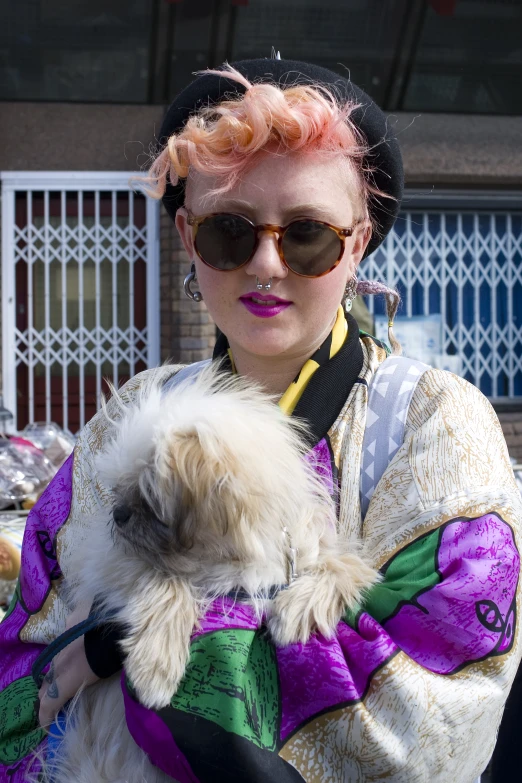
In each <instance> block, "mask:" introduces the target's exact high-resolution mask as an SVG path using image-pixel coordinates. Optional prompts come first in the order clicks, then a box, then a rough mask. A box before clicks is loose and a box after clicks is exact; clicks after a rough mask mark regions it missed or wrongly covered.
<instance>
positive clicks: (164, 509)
mask: <svg viewBox="0 0 522 783" xmlns="http://www.w3.org/2000/svg"><path fill="white" fill-rule="evenodd" d="M111 426H112V427H113V438H112V440H111V442H110V444H109V446H108V447H107V448H106V450H105V451H104V453H103V454H101V456H100V457H99V459H98V463H97V467H98V471H99V474H100V479H101V481H102V482H103V483H104V484H105V485H107V486H109V487H111V488H112V491H113V495H114V508H113V518H112V519H108V518H102V517H100V518H98V519H93V520H92V534H91V535H90V536H89V539H88V541H89V549H88V550H86V549H85V548H82V551H81V552H79V553H78V561H77V563H76V564H75V566H74V567H73V568H72V569H71V572H72V573H75V574H76V578H75V581H74V584H69V586H68V589H69V591H70V594H71V600H72V603H74V604H76V603H85V602H88V601H89V602H90V601H92V600H93V599H94V598H95V597H96V600H97V601H98V603H99V605H100V606H101V609H102V611H107V612H110V613H111V614H113V615H114V618H115V622H118V623H121V624H122V626H123V627H124V628H125V638H124V640H123V642H122V645H121V646H122V650H123V653H124V657H125V671H126V674H127V676H128V677H129V679H130V681H131V682H132V684H133V686H134V689H135V691H136V693H137V696H138V698H139V700H140V701H141V702H142V704H144V705H145V706H146V707H151V708H156V709H157V708H161V707H164V706H166V705H168V704H169V702H170V700H171V697H172V696H173V694H174V693H175V692H176V690H177V688H178V685H179V683H180V680H181V678H182V677H183V674H184V671H185V666H186V664H187V660H188V657H189V648H190V638H191V634H192V631H193V629H194V627H195V626H196V625H197V623H198V619H199V618H200V617H201V616H202V614H203V613H204V612H205V609H206V607H207V606H208V604H209V602H210V601H211V600H212V599H213V598H214V597H216V596H219V595H224V594H227V593H229V592H231V591H233V590H235V589H242V590H244V591H246V592H247V593H249V594H250V595H252V596H255V598H254V599H253V600H254V603H255V605H256V608H257V610H258V611H259V615H260V616H261V614H262V613H266V614H267V616H268V620H267V624H268V629H269V631H270V634H271V636H272V639H273V641H274V642H275V644H276V645H286V644H289V643H291V642H295V641H298V640H299V641H302V642H306V641H307V640H308V638H309V637H310V634H312V633H313V632H314V631H315V630H318V631H320V632H321V633H322V634H324V635H326V636H329V635H331V634H332V633H333V631H334V629H335V627H336V625H337V623H338V622H339V620H340V618H341V616H342V614H343V612H344V611H345V609H346V607H351V606H353V605H354V604H355V603H356V602H357V601H358V600H359V599H360V597H361V591H363V590H364V589H366V588H368V587H369V586H371V585H372V584H373V583H374V582H375V581H376V579H377V574H376V572H375V571H374V570H373V569H372V568H370V567H369V566H368V565H367V564H366V563H365V562H364V560H363V559H362V557H361V554H360V553H359V552H357V551H354V545H353V544H349V543H348V542H346V541H343V540H341V539H340V538H339V537H338V536H337V534H336V532H335V506H334V502H333V500H332V498H331V497H330V496H329V494H328V491H327V489H326V487H325V485H324V482H323V481H322V480H321V479H320V478H319V477H318V476H317V474H316V472H315V471H314V469H313V466H310V465H309V464H308V462H307V460H306V459H305V458H304V454H305V451H306V448H305V446H304V445H303V441H302V438H301V435H302V427H301V428H300V426H299V425H298V424H297V423H296V422H295V421H294V420H292V419H291V418H289V417H287V416H285V415H284V414H283V413H282V412H281V410H280V409H279V407H278V406H277V405H276V404H274V400H273V399H271V398H269V397H267V396H266V395H265V394H263V393H262V392H261V391H260V390H259V389H258V388H257V387H255V386H254V385H253V384H252V383H248V382H246V381H245V380H242V379H239V378H231V377H230V376H225V375H224V374H222V373H221V372H220V371H219V368H216V367H215V366H210V367H209V368H206V369H204V370H203V371H202V372H201V373H200V374H199V375H198V376H197V377H195V378H192V379H190V380H187V381H183V382H181V383H180V384H179V385H178V386H176V387H175V388H174V389H173V390H172V391H168V392H166V393H164V392H163V391H162V388H161V386H160V385H159V384H158V383H157V382H156V381H154V380H153V381H151V382H150V383H148V384H147V386H146V387H145V388H144V389H143V391H142V392H141V394H140V396H139V399H137V401H136V402H135V403H134V404H131V405H124V404H123V403H121V401H120V402H119V415H118V417H117V418H116V419H115V420H112V421H111ZM287 584H288V585H289V586H288V587H287V588H286V589H282V590H281V591H280V592H279V593H278V594H277V596H276V597H275V598H274V599H273V600H270V599H269V598H268V597H266V596H267V594H268V592H269V589H270V588H271V587H272V586H274V585H287ZM52 780H53V783H66V782H67V783H70V781H76V782H77V783H100V782H101V781H103V783H109V781H110V783H141V782H142V781H147V783H155V782H156V781H164V780H170V778H167V776H166V775H164V773H162V772H161V771H160V770H158V769H157V768H155V767H153V766H152V765H151V764H150V762H149V761H148V758H147V756H146V755H145V754H144V753H143V752H142V751H141V750H140V749H139V748H138V747H137V745H136V744H135V743H134V741H133V739H132V737H131V736H130V734H129V732H128V729H127V726H126V723H125V714H124V708H123V697H122V692H121V688H120V684H119V677H118V676H116V677H114V678H111V679H110V680H105V681H101V682H100V683H98V684H97V685H95V686H93V687H92V688H88V689H86V690H85V691H84V692H83V693H81V694H80V696H79V697H78V698H77V699H76V700H75V702H74V704H73V706H72V707H71V708H70V710H69V715H68V724H67V728H66V731H65V737H64V741H63V743H62V745H61V749H60V753H59V760H58V761H57V762H56V764H55V765H54V766H53V770H52Z"/></svg>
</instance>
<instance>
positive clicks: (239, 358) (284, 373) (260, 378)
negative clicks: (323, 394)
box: [231, 346, 313, 397]
mask: <svg viewBox="0 0 522 783" xmlns="http://www.w3.org/2000/svg"><path fill="white" fill-rule="evenodd" d="M231 350H232V356H233V357H234V364H235V366H236V370H237V372H238V373H239V375H244V376H245V377H247V378H251V379H252V380H253V381H256V382H257V383H259V384H260V386H262V388H263V389H264V390H265V391H266V392H267V393H268V394H274V395H276V396H277V397H281V396H282V395H283V394H284V393H285V391H286V390H287V389H288V387H289V386H290V384H291V383H292V381H293V380H294V378H295V377H296V375H298V373H299V371H300V370H301V367H302V366H303V364H304V363H305V361H306V359H308V358H310V356H311V355H312V354H310V356H307V357H305V358H304V359H300V358H298V357H295V358H293V359H288V358H283V357H281V359H280V360H279V357H277V358H274V357H273V356H252V355H250V354H248V353H246V352H243V351H241V349H239V350H238V349H237V348H235V349H234V348H233V347H232V346H231ZM312 353H313V351H312Z"/></svg>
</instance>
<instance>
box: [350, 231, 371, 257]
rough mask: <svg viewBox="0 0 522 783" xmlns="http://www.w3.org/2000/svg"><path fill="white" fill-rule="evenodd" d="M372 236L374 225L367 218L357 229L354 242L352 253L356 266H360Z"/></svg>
mask: <svg viewBox="0 0 522 783" xmlns="http://www.w3.org/2000/svg"><path fill="white" fill-rule="evenodd" d="M371 236H372V225H371V223H370V221H369V220H365V221H364V223H361V224H360V225H359V226H357V228H356V229H355V232H354V242H353V247H352V253H351V255H352V261H353V263H354V265H355V267H358V266H359V264H360V262H361V260H362V257H363V255H364V251H365V250H366V247H367V245H368V242H369V241H370V239H371Z"/></svg>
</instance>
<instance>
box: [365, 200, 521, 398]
mask: <svg viewBox="0 0 522 783" xmlns="http://www.w3.org/2000/svg"><path fill="white" fill-rule="evenodd" d="M479 195H480V194H479ZM498 198H499V196H498V194H482V197H481V200H480V203H477V194H462V197H461V199H460V200H461V201H462V202H463V204H462V205H460V204H459V203H455V202H456V198H455V196H453V201H454V206H453V207H452V206H451V194H448V195H447V196H446V197H444V198H439V201H438V202H434V205H433V207H432V206H431V205H430V204H429V202H428V203H425V204H423V205H422V208H419V209H417V208H411V209H409V210H408V211H406V212H403V213H401V215H400V216H399V218H398V220H397V222H396V224H395V227H394V230H393V231H392V232H391V233H390V234H389V236H388V237H387V239H386V241H385V242H384V243H383V245H382V246H381V248H379V250H378V251H377V252H375V253H374V254H373V255H372V256H370V257H369V258H368V259H367V260H366V261H365V262H364V263H363V265H362V269H361V273H362V276H363V277H364V278H367V279H377V280H382V281H385V282H386V283H387V284H388V285H390V286H393V287H396V288H398V289H399V291H400V292H401V295H402V298H403V304H402V308H401V310H400V311H399V312H400V314H402V315H407V316H410V317H411V316H415V315H422V316H426V315H431V314H440V315H441V320H442V329H443V335H442V341H443V351H444V352H445V353H446V354H448V355H450V356H451V355H454V356H455V355H458V356H459V358H460V374H461V375H462V376H463V377H465V378H466V379H467V380H469V381H471V382H472V383H474V384H475V385H476V386H478V387H479V389H481V391H482V392H483V393H484V394H485V395H487V396H488V397H493V398H509V397H517V396H521V395H522V210H521V206H522V194H518V197H517V196H516V194H513V196H512V198H511V200H510V201H509V202H507V201H506V203H505V204H504V205H502V206H503V208H498V206H497V204H498ZM408 200H409V202H410V203H412V198H411V197H410V198H409V199H408ZM473 201H475V204H476V206H475V205H474V204H473ZM495 201H497V204H496V203H495ZM441 202H442V203H444V202H446V203H447V204H448V207H447V208H440V206H439V205H440V204H441ZM466 202H467V205H466ZM469 204H471V207H470V206H469ZM474 206H475V208H473V207H474ZM368 306H369V308H370V309H371V311H372V312H375V314H381V313H383V312H384V310H383V306H382V300H380V298H378V299H377V300H376V301H374V298H373V297H368Z"/></svg>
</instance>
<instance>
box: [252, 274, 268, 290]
mask: <svg viewBox="0 0 522 783" xmlns="http://www.w3.org/2000/svg"><path fill="white" fill-rule="evenodd" d="M256 288H257V290H258V291H262V290H263V288H264V289H265V291H270V289H271V288H272V278H270V280H269V281H268V283H267V284H266V285H263V283H262V282H261V280H260V279H259V277H257V275H256Z"/></svg>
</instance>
